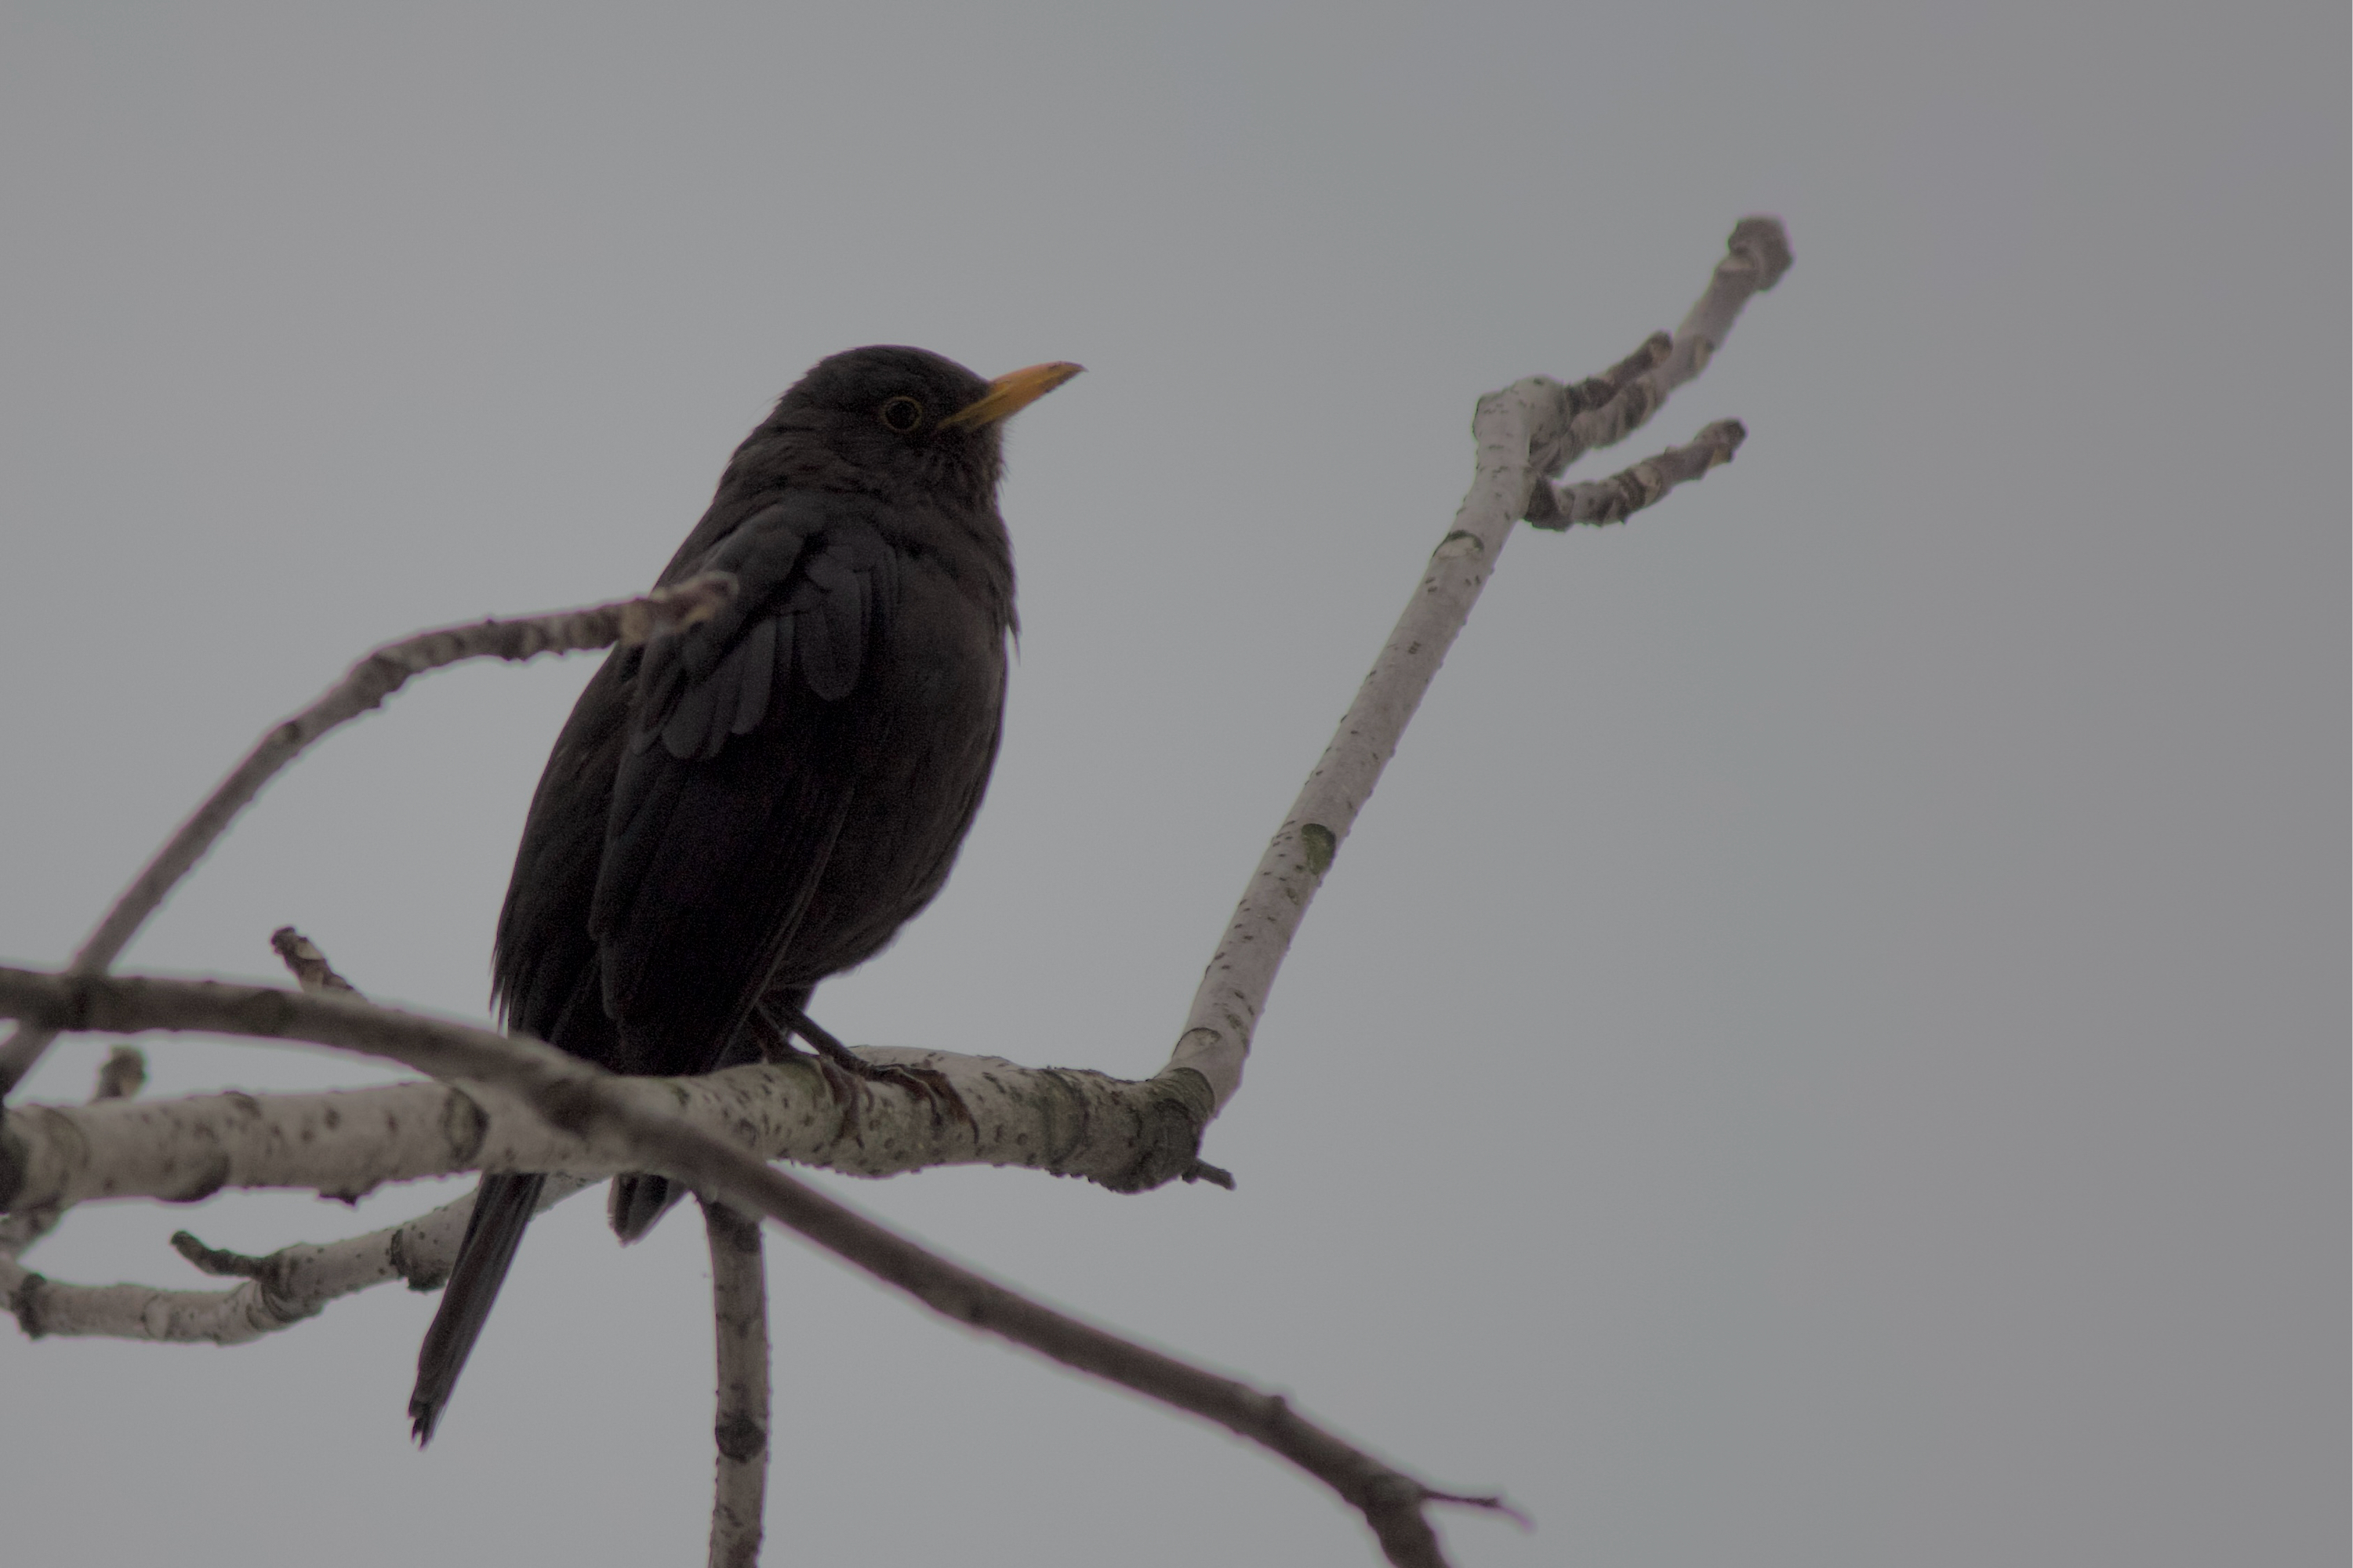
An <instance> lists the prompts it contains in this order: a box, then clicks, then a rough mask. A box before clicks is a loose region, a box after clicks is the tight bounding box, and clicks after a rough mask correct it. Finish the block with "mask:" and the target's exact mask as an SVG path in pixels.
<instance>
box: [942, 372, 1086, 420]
mask: <svg viewBox="0 0 2353 1568" xmlns="http://www.w3.org/2000/svg"><path fill="white" fill-rule="evenodd" d="M1086 368H1087V367H1086V366H1084V365H1082V364H1071V363H1069V362H1068V361H1067V360H1056V361H1055V362H1053V363H1051V364H1033V365H1031V366H1029V368H1028V369H1027V370H1017V371H1014V372H1011V373H1010V374H1006V375H1000V376H998V377H997V379H996V380H995V381H992V382H990V383H989V384H988V390H987V392H984V393H982V394H981V395H980V397H979V398H978V400H977V401H976V402H973V403H969V404H966V405H965V406H964V407H962V408H959V409H957V410H956V411H955V413H954V414H951V415H949V416H947V417H946V418H945V419H943V420H941V421H940V426H941V427H942V428H943V429H954V428H955V427H956V426H959V425H994V424H996V423H997V421H998V420H1000V419H1004V418H1008V417H1009V416H1012V415H1015V414H1018V413H1019V412H1020V411H1021V410H1022V409H1024V408H1027V407H1029V405H1031V404H1033V403H1035V402H1037V401H1038V400H1039V398H1041V397H1043V396H1045V395H1047V394H1048V393H1050V392H1051V391H1053V390H1054V388H1056V387H1058V386H1060V385H1061V384H1062V383H1064V382H1066V381H1068V380H1070V379H1071V377H1072V376H1074V375H1076V374H1079V372H1081V371H1082V370H1084V369H1086Z"/></svg>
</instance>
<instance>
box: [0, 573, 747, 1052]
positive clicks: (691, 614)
mask: <svg viewBox="0 0 2353 1568" xmlns="http://www.w3.org/2000/svg"><path fill="white" fill-rule="evenodd" d="M734 595H735V580H734V579H733V577H731V576H729V575H728V574H725V573H722V572H708V573H704V574H702V576H699V577H693V578H690V579H688V580H687V581H686V582H683V583H681V584H677V585H676V586H675V587H670V588H657V589H655V590H654V591H653V592H652V593H650V594H648V595H643V596H642V597H639V598H635V599H622V600H617V601H616V602H614V603H612V604H609V605H594V606H592V607H590V608H587V609H581V610H561V611H558V612H556V613H554V614H553V615H546V616H532V617H529V618H527V619H522V620H508V621H501V620H485V621H479V622H476V623H474V624H473V625H471V626H445V627H442V628H441V629H439V630H438V631H429V632H419V633H417V635H416V636H415V637H403V638H402V639H401V640H400V641H398V642H396V643H390V644H387V645H385V647H380V648H378V649H377V650H376V651H375V652H374V653H372V654H370V655H368V656H367V657H366V658H364V659H362V660H360V661H359V663H357V664H355V665H353V667H352V669H351V673H350V674H348V675H346V676H344V677H343V679H342V680H341V681H339V682H337V683H336V684H335V685H334V686H333V687H332V688H330V689H328V691H327V692H326V693H325V695H323V696H322V697H321V698H320V699H319V700H317V701H316V702H313V703H312V704H311V706H310V707H308V708H305V709H304V710H302V711H301V712H300V713H297V714H295V715H294V716H293V717H292V718H290V719H288V720H286V721H284V722H283V723H280V724H278V725H276V726H274V727H273V728H272V729H271V730H270V731H269V733H267V734H265V735H264V736H262V738H261V740H260V742H259V743H258V744H256V745H255V747H254V748H253V750H252V751H251V752H249V753H248V754H247V756H246V759H245V761H243V762H242V763H238V764H237V769H236V771H235V772H233V773H230V774H229V775H228V777H227V778H226V779H223V780H222V781H221V783H220V784H219V786H218V787H217V788H216V789H215V790H214V791H213V793H212V795H211V796H210V797H209V798H207V799H206V801H205V803H204V804H203V805H200V806H198V807H197V808H196V812H195V816H191V817H189V818H188V820H187V821H186V822H185V823H183V824H182V825H181V826H180V830H179V831H178V832H177V833H174V835H173V836H172V837H171V840H170V842H168V843H166V844H165V845H164V847H163V848H162V849H160V850H158V851H156V854H155V858H153V860H150V861H149V862H148V863H147V865H146V867H145V868H144V869H142V871H141V872H140V873H139V875H138V876H137V877H136V878H135V879H132V884H131V886H130V887H128V888H126V889H123V892H122V896H121V898H119V899H117V900H115V901H114V907H113V908H112V909H111V910H108V911H107V913H106V918H105V919H104V920H102V921H100V922H99V925H98V929H97V930H96V931H92V932H90V938H89V940H88V941H86V942H83V943H82V944H81V949H80V951H79V952H76V953H75V954H74V957H73V963H71V964H70V965H69V969H70V971H71V972H72V973H77V974H97V973H104V971H105V970H106V967H107V966H108V965H109V964H111V963H113V962H114V960H115V958H116V956H117V955H119V954H120V953H121V952H122V949H123V946H124V944H126V943H127V942H130V940H131V938H132V935H133V934H134V933H136V932H137V931H138V930H139V928H140V927H141V926H142V925H143V924H145V923H146V921H147V917H148V916H150V915H152V914H153V913H154V912H155V910H157V908H158V907H160V906H161V905H162V904H163V902H164V897H165V895H167V894H168V893H170V892H171V890H172V889H173V888H174V886H176V885H177V884H178V882H179V880H180V879H181V878H183V877H185V876H186V875H187V874H188V872H189V871H190V870H191V869H192V868H194V867H195V863H196V862H197V861H198V860H200V859H202V858H204V855H205V852H206V850H208V849H210V848H211V847H213V845H214V843H215V842H216V841H217V840H218V839H219V837H220V836H221V835H222V834H224V833H226V832H227V831H228V826H229V824H230V823H232V822H234V821H235V820H237V814H238V813H239V812H241V811H243V810H244V809H245V808H246V806H247V805H250V804H251V803H252V801H253V798H254V796H255V795H259V794H260V793H261V786H262V785H264V784H268V783H269V781H270V779H271V778H273V777H275V776H276V775H277V773H278V772H279V770H280V769H281V768H283V767H285V766H286V764H287V763H290V762H292V761H293V760H294V759H295V758H296V757H297V756H300V755H301V753H302V751H303V750H304V748H306V747H308V746H309V745H310V744H311V742H314V741H316V740H318V739H319V738H320V737H321V736H322V735H324V734H326V733H327V732H328V731H331V730H332V729H334V728H335V727H336V726H337V725H340V724H343V723H346V722H348V721H351V720H353V719H356V718H358V717H359V716H360V715H361V714H363V713H365V712H366V711H368V710H370V709H372V708H375V707H377V706H379V705H381V704H382V703H383V702H384V700H385V699H386V698H388V697H390V696H391V695H392V694H393V693H394V692H396V691H398V690H399V689H401V688H402V687H403V686H405V685H406V684H407V683H408V681H409V679H411V678H412V677H414V676H418V675H423V674H425V673H426V672H427V671H428V670H435V669H439V668H442V667H443V666H445V665H451V664H457V663H459V662H461V661H463V660H466V659H470V658H503V659H508V660H511V661H515V662H520V661H522V660H523V659H528V658H537V657H538V656H539V655H541V654H543V653H576V652H581V651H583V650H586V649H589V648H600V647H611V646H612V645H613V644H614V643H616V642H620V643H625V644H628V643H641V642H643V641H645V640H646V639H647V638H648V637H653V636H655V635H657V634H659V633H661V632H665V631H673V630H676V629H678V628H679V627H681V626H692V625H693V624H694V623H696V622H697V621H702V620H706V619H708V618H709V617H710V616H712V615H714V614H716V613H717V612H718V610H719V609H720V608H721V606H723V605H725V604H726V603H727V602H728V601H729V600H730V599H732V598H733V597H734ZM53 1038H55V1036H54V1035H51V1034H46V1033H44V1032H42V1031H41V1030H39V1029H37V1028H24V1027H20V1028H18V1029H17V1031H16V1034H15V1035H14V1036H12V1037H10V1038H9V1040H8V1043H7V1044H6V1045H5V1046H0V1098H5V1096H6V1095H7V1094H8V1093H9V1092H10V1091H11V1090H13V1089H15V1088H16V1085H18V1084H19V1083H22V1082H23V1081H24V1080H25V1075H26V1073H29V1072H31V1071H32V1070H33V1068H34V1065H35V1064H36V1063H37V1062H38V1061H39V1060H40V1059H41V1056H42V1053H43V1052H45V1051H47V1049H48V1048H49V1042H50V1041H51V1040H52V1039H53Z"/></svg>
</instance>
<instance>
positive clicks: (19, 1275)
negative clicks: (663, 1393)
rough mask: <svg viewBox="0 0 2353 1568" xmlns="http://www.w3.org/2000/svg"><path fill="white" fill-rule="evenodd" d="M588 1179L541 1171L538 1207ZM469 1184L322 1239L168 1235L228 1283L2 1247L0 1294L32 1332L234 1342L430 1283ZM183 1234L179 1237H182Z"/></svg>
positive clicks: (459, 1228) (446, 1252)
mask: <svg viewBox="0 0 2353 1568" xmlns="http://www.w3.org/2000/svg"><path fill="white" fill-rule="evenodd" d="M587 1185H588V1183H587V1182H586V1180H584V1179H582V1178H579V1177H572V1176H556V1177H552V1178H550V1179H549V1181H548V1183H547V1185H546V1187H545V1188H544V1189H543V1191H542V1193H541V1194H540V1204H539V1206H540V1209H541V1211H542V1212H544V1211H545V1210H546V1209H548V1208H549V1207H551V1206H552V1205H554V1204H556V1203H558V1202H560V1201H561V1200H563V1199H565V1198H568V1197H570V1196H571V1195H572V1194H575V1193H576V1192H579V1191H580V1190H581V1189H582V1188H584V1187H586V1186H587ZM473 1207H474V1194H471V1193H469V1194H466V1195H465V1196H464V1197H462V1198H458V1199H455V1200H453V1201H452V1202H449V1203H446V1204H443V1205H441V1206H440V1207H439V1208H437V1209H435V1210H433V1211H432V1212H431V1213H429V1214H423V1215H418V1216H417V1218H415V1219H412V1220H405V1221H403V1222H402V1223H401V1224H399V1225H396V1226H386V1227H385V1228H384V1229H382V1230H374V1231H370V1232H368V1233H367V1234H366V1235H365V1236H354V1237H346V1238H345V1239H343V1240H342V1241H332V1242H328V1243H326V1244H325V1245H323V1246H312V1245H311V1244H308V1243H301V1244H298V1245H296V1246H292V1247H280V1248H279V1249H278V1250H277V1251H276V1252H273V1253H270V1254H269V1255H268V1256H267V1257H263V1258H244V1257H241V1256H239V1255H237V1254H236V1253H229V1252H221V1251H217V1250H216V1249H214V1248H212V1247H206V1246H205V1245H204V1243H202V1242H200V1241H198V1240H196V1238H195V1237H192V1236H189V1235H188V1234H187V1233H186V1232H185V1231H182V1232H181V1233H180V1234H179V1235H178V1236H175V1237H173V1238H172V1241H173V1246H174V1248H175V1249H176V1250H177V1251H178V1252H179V1253H180V1255H181V1256H182V1257H183V1258H190V1260H191V1261H195V1259H196V1258H202V1259H204V1261H202V1262H199V1263H198V1264H197V1267H199V1268H204V1269H205V1270H206V1272H207V1273H219V1274H228V1275H233V1276H237V1277H241V1278H242V1279H243V1280H244V1282H243V1283H242V1284H240V1285H237V1286H236V1287H235V1288H233V1289H227V1290H164V1289H156V1288H154V1287H153V1286H149V1285H71V1284H67V1283H65V1282H63V1281H61V1280H56V1279H47V1278H45V1277H44V1276H42V1275H39V1274H36V1273H34V1272H32V1271H31V1270H30V1269H27V1268H24V1267H23V1266H22V1265H20V1264H19V1263H17V1261H16V1258H15V1256H14V1255H13V1254H12V1253H10V1252H9V1251H8V1250H7V1249H5V1248H0V1300H5V1301H6V1302H7V1305H8V1309H9V1310H10V1311H12V1312H13V1313H15V1314H16V1325H17V1327H19V1328H21V1329H22V1330H24V1331H25V1332H26V1334H27V1335H29V1336H31V1337H32V1338H35V1339H38V1338H40V1337H41V1336H43V1335H45V1334H56V1335H58V1336H60V1337H64V1338H86V1339H120V1340H154V1341H159V1342H164V1343H170V1344H215V1345H241V1344H246V1343H248V1342H251V1341H254V1340H258V1339H259V1338H260V1337H261V1336H262V1335H264V1334H269V1333H275V1332H276V1331H279V1330H280V1329H283V1328H288V1327H290V1326H291V1325H293V1324H295V1323H299V1322H301V1321H302V1320H303V1319H305V1318H311V1317H316V1316H317V1315H318V1314H319V1312H320V1310H321V1309H322V1308H324V1307H325V1306H326V1304H327V1303H328V1302H330V1301H332V1300H335V1299H336V1298H337V1297H339V1296H349V1295H351V1294H353V1293H354V1292H355V1291H360V1290H364V1289H368V1288H369V1287H370V1286H373V1285H382V1284H385V1283H386V1282H388V1281H390V1280H394V1279H405V1280H406V1281H407V1282H408V1288H409V1289H412V1290H438V1289H440V1288H441V1284H442V1282H443V1281H444V1280H446V1279H448V1278H449V1270H450V1268H451V1267H452V1266H454V1265H455V1264H456V1263H457V1261H458V1243H459V1240H460V1238H462V1237H464V1236H465V1234H466V1216H467V1215H469V1214H470V1213H472V1212H473ZM183 1238H185V1240H184V1239H183Z"/></svg>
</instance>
